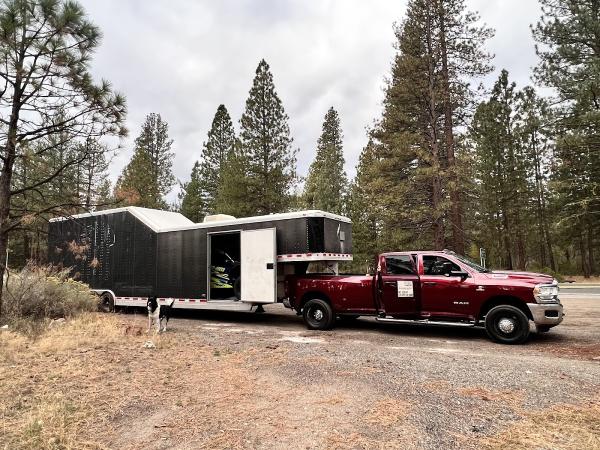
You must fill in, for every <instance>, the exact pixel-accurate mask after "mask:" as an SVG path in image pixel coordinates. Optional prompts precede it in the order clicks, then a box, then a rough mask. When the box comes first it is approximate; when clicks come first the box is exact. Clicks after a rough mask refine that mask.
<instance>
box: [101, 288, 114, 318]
mask: <svg viewBox="0 0 600 450" xmlns="http://www.w3.org/2000/svg"><path fill="white" fill-rule="evenodd" d="M99 307H100V311H102V312H105V313H111V312H115V299H114V298H113V296H112V295H111V293H110V292H105V293H103V294H102V295H101V296H100V305H99Z"/></svg>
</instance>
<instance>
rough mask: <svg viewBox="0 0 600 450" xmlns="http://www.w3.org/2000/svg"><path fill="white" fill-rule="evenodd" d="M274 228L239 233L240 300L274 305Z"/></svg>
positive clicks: (275, 266)
mask: <svg viewBox="0 0 600 450" xmlns="http://www.w3.org/2000/svg"><path fill="white" fill-rule="evenodd" d="M275 247H276V245H275V228H265V229H262V230H248V231H242V232H241V237H240V263H241V264H240V265H241V270H240V274H241V284H242V287H241V296H240V297H241V300H242V301H244V302H253V303H274V302H276V301H277V292H276V289H277V263H276V261H277V255H276V248H275Z"/></svg>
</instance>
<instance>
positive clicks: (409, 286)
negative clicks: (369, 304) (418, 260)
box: [379, 255, 419, 316]
mask: <svg viewBox="0 0 600 450" xmlns="http://www.w3.org/2000/svg"><path fill="white" fill-rule="evenodd" d="M382 269H385V270H382V271H381V287H380V290H379V292H380V296H381V302H380V303H381V306H382V307H383V309H384V310H385V313H386V314H387V315H390V316H414V315H415V314H416V313H417V311H418V305H417V297H418V293H419V276H418V275H417V271H416V265H415V264H414V261H413V258H412V256H410V255H387V256H385V268H383V267H382Z"/></svg>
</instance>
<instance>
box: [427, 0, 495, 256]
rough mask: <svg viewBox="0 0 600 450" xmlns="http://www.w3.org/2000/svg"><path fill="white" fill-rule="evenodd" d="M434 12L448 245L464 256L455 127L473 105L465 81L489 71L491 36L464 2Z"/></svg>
mask: <svg viewBox="0 0 600 450" xmlns="http://www.w3.org/2000/svg"><path fill="white" fill-rule="evenodd" d="M430 3H431V4H433V5H435V7H436V9H437V19H438V24H437V27H438V38H439V47H440V63H441V85H442V108H443V111H444V146H445V156H446V161H447V166H448V173H447V176H448V191H449V200H450V213H449V219H450V226H451V229H452V246H453V248H454V250H456V251H457V252H458V253H461V254H464V253H465V236H464V225H463V205H462V197H463V194H462V191H463V189H462V188H461V186H462V184H463V183H464V181H463V180H462V179H461V168H460V164H459V163H458V162H457V155H456V152H457V145H456V137H455V133H456V131H455V124H456V123H458V124H459V125H460V124H461V121H460V119H458V118H459V117H463V120H464V117H465V116H467V115H468V112H469V106H470V105H472V104H473V98H474V96H473V92H472V89H471V88H470V84H469V81H470V80H471V79H473V78H474V77H480V76H483V75H486V74H488V73H489V72H491V70H492V67H491V65H490V64H489V62H490V60H491V56H490V54H488V53H487V52H486V51H484V49H483V47H484V44H485V41H486V40H487V39H489V38H491V37H492V36H493V35H494V31H493V30H492V29H491V28H487V27H485V26H480V25H478V22H479V15H478V14H476V13H473V12H469V11H467V10H466V7H465V2H464V0H434V1H432V2H430Z"/></svg>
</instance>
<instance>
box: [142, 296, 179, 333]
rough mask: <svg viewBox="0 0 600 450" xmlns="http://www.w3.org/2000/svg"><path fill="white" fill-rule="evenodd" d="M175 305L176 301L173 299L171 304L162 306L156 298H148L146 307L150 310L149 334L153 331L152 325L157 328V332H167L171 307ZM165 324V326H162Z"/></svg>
mask: <svg viewBox="0 0 600 450" xmlns="http://www.w3.org/2000/svg"><path fill="white" fill-rule="evenodd" d="M173 303H175V299H171V302H170V303H169V304H164V305H161V304H159V303H158V299H157V298H156V297H148V302H147V303H146V307H147V308H148V333H150V331H151V330H152V325H154V326H155V327H156V332H157V333H160V332H161V331H167V323H168V322H169V315H170V313H171V307H172V306H173ZM163 322H164V326H161V325H162V324H163Z"/></svg>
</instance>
